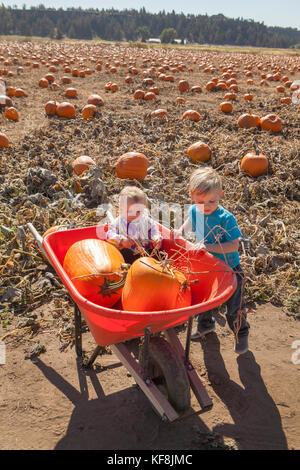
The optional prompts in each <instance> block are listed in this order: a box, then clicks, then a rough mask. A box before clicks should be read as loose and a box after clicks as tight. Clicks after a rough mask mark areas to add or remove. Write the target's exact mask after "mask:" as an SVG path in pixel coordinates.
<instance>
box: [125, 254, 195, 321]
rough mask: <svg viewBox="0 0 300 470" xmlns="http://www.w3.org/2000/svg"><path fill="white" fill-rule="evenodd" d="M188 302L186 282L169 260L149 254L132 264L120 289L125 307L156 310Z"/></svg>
mask: <svg viewBox="0 0 300 470" xmlns="http://www.w3.org/2000/svg"><path fill="white" fill-rule="evenodd" d="M190 305H191V288H190V286H189V283H188V281H187V280H186V278H185V276H184V274H183V273H181V272H180V271H179V270H178V269H175V268H174V267H173V266H172V265H171V264H170V263H168V262H165V261H158V260H156V259H155V258H151V257H150V256H149V257H143V258H139V259H137V260H136V261H135V262H134V263H133V264H132V266H131V267H130V269H129V271H128V274H127V277H126V282H125V285H124V287H123V291H122V306H123V309H124V310H129V311H133V312H156V311H159V310H170V309H175V308H184V307H188V306H190Z"/></svg>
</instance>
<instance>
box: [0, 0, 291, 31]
mask: <svg viewBox="0 0 300 470" xmlns="http://www.w3.org/2000/svg"><path fill="white" fill-rule="evenodd" d="M2 3H3V4H4V5H5V6H13V5H17V7H19V8H22V6H23V5H24V4H25V5H26V7H27V8H29V7H30V6H38V5H40V4H43V5H44V6H45V7H46V8H47V7H52V8H56V9H57V8H64V9H66V8H70V7H74V8H76V7H79V6H80V7H81V8H82V9H87V8H95V9H96V8H99V10H101V9H102V8H104V9H109V8H115V9H116V10H124V9H134V10H139V9H140V8H142V7H145V9H146V11H147V12H149V13H158V12H159V11H162V10H165V12H171V11H172V10H174V11H175V13H181V12H182V13H184V14H185V15H186V14H188V13H191V14H194V15H204V14H207V15H209V16H211V15H217V14H219V13H222V14H223V15H224V16H227V17H228V18H244V19H253V20H254V21H258V22H264V24H265V25H266V26H282V27H292V28H298V29H300V0H284V1H282V0H264V1H262V0H251V1H249V0H227V1H224V0H214V1H213V2H212V4H211V5H209V3H210V2H207V1H206V2H203V1H202V0H190V1H189V2H188V3H187V4H184V2H182V0H180V1H179V0H163V1H161V0H105V1H103V0H82V1H80V0H22V1H19V0H0V4H2Z"/></svg>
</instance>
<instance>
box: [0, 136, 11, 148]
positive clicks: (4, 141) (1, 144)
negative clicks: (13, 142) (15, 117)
mask: <svg viewBox="0 0 300 470" xmlns="http://www.w3.org/2000/svg"><path fill="white" fill-rule="evenodd" d="M8 146H9V140H8V137H7V136H6V135H5V134H2V133H0V148H2V149H3V148H6V147H8Z"/></svg>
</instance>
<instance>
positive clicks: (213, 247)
mask: <svg viewBox="0 0 300 470" xmlns="http://www.w3.org/2000/svg"><path fill="white" fill-rule="evenodd" d="M239 244H240V243H239V239H238V238H236V239H235V240H231V241H229V242H224V243H204V244H203V243H200V244H197V245H196V247H198V245H199V248H198V249H200V248H201V249H203V248H204V249H205V250H207V251H209V252H210V253H221V254H222V253H232V252H234V251H238V249H239ZM200 245H201V247H200ZM203 245H204V246H203Z"/></svg>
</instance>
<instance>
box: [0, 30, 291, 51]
mask: <svg viewBox="0 0 300 470" xmlns="http://www.w3.org/2000/svg"><path fill="white" fill-rule="evenodd" d="M0 41H8V42H15V41H17V42H37V43H43V42H49V41H54V42H57V43H62V42H70V43H71V42H80V43H98V44H105V45H115V46H120V47H122V46H124V47H137V48H143V49H178V50H179V51H182V50H192V51H203V52H219V53H222V54H224V53H228V54H230V53H232V54H233V53H234V54H255V55H288V56H300V50H297V49H275V48H268V47H251V46H230V45H222V46H218V45H210V44H185V45H181V44H148V43H142V42H132V41H129V42H127V41H118V42H116V41H106V40H104V39H101V38H99V37H96V38H94V39H92V40H83V39H69V38H64V39H60V40H59V39H51V38H49V37H39V36H30V37H29V36H27V37H26V36H17V35H11V36H7V35H0Z"/></svg>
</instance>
